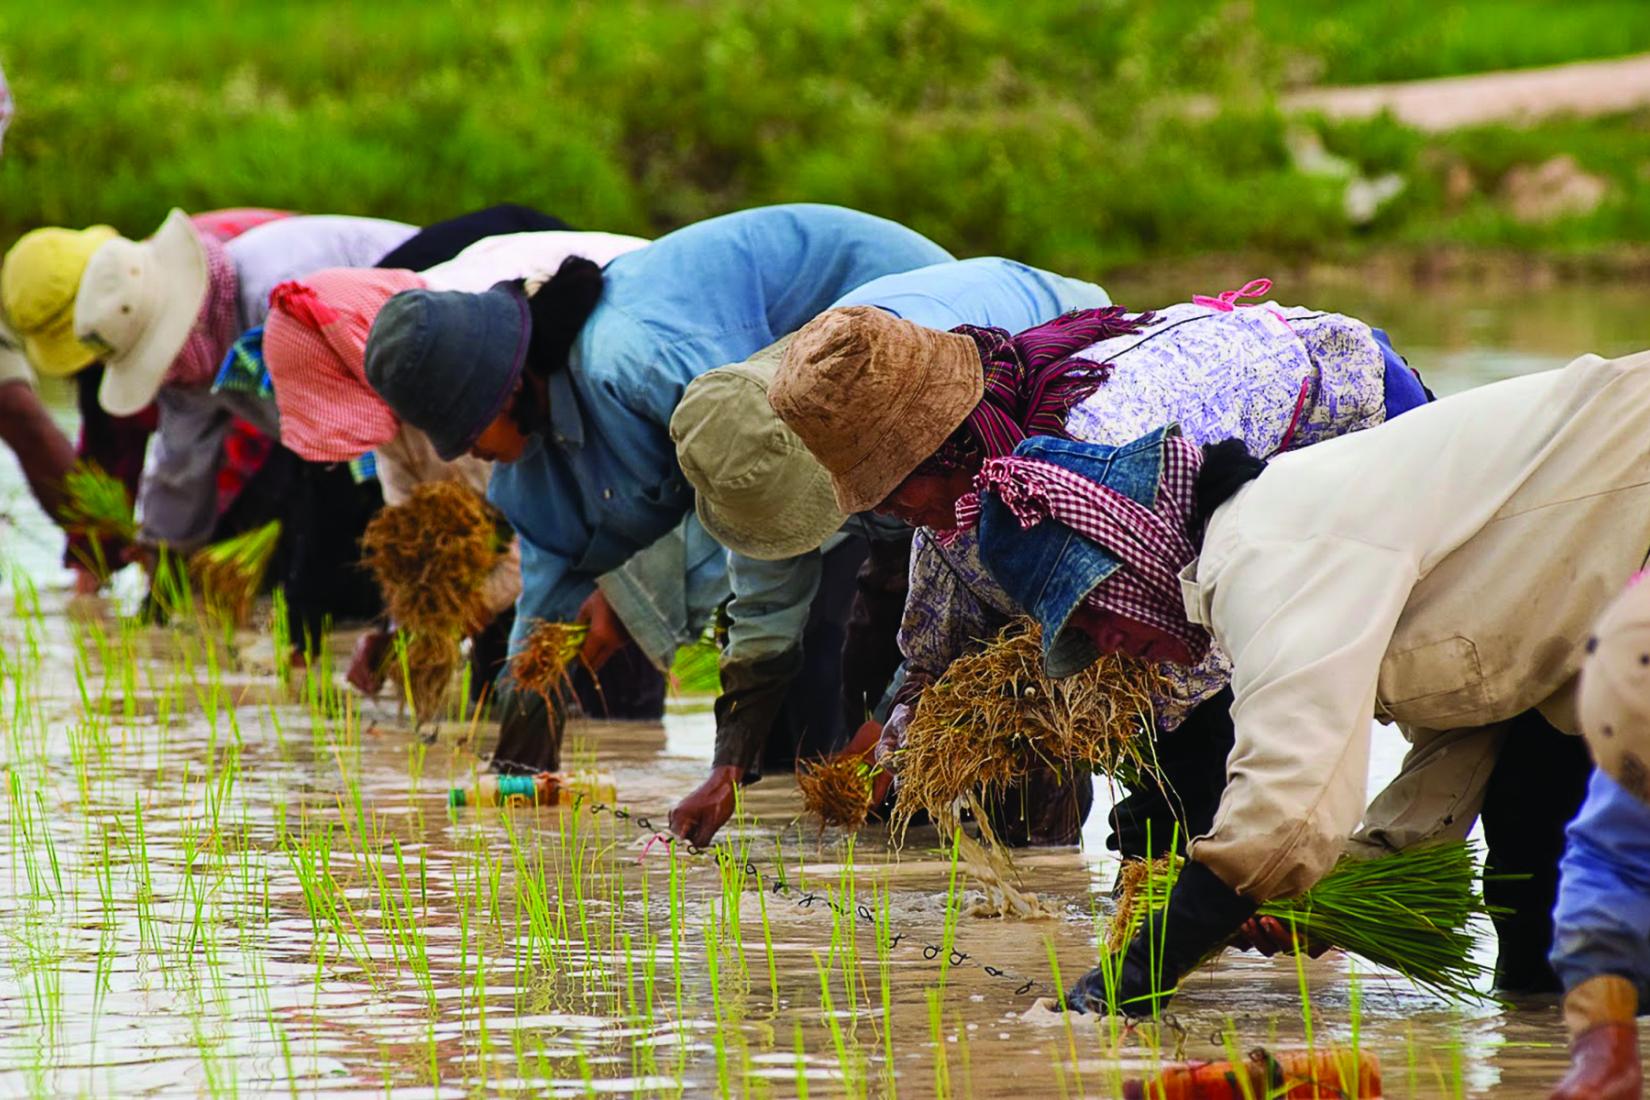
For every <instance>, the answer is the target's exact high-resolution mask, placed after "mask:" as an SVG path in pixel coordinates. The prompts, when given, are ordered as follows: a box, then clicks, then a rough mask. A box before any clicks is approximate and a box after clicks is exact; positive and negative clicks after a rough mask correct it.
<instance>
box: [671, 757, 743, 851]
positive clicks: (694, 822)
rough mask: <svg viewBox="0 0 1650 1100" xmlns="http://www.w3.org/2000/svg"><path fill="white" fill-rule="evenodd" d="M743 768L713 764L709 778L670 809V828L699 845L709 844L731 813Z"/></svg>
mask: <svg viewBox="0 0 1650 1100" xmlns="http://www.w3.org/2000/svg"><path fill="white" fill-rule="evenodd" d="M744 771H745V769H744V768H741V767H739V766H738V765H737V764H729V765H724V766H722V767H719V768H712V769H711V770H710V778H708V779H706V780H705V781H704V782H703V783H701V784H699V786H697V787H695V788H694V789H693V791H692V792H691V793H690V794H689V795H688V796H687V797H686V798H684V799H682V801H681V802H679V803H677V804H676V808H675V809H674V810H671V811H670V831H671V832H673V833H675V834H676V835H677V836H679V837H681V838H682V839H683V840H685V841H687V842H688V843H689V844H693V845H697V846H698V847H700V848H703V847H705V846H707V845H708V844H710V842H711V841H712V840H713V839H714V838H715V836H716V831H717V830H718V829H720V828H721V827H722V826H724V825H726V824H727V823H728V818H730V817H732V816H733V804H734V798H735V795H736V794H737V792H738V790H739V780H740V779H741V778H742V777H743V775H744Z"/></svg>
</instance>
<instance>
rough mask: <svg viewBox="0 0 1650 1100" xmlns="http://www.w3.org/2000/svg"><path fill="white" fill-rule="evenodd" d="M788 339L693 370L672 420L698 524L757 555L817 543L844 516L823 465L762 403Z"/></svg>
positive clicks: (784, 553) (799, 550)
mask: <svg viewBox="0 0 1650 1100" xmlns="http://www.w3.org/2000/svg"><path fill="white" fill-rule="evenodd" d="M790 342H791V337H789V336H787V337H785V338H784V339H782V340H780V341H779V342H778V343H775V344H770V345H769V346H768V347H765V348H763V349H762V350H761V351H759V352H757V353H756V354H755V355H753V356H751V357H750V358H749V359H747V360H745V361H744V362H743V363H735V364H733V365H732V366H727V367H718V368H717V369H715V370H713V371H707V372H706V373H704V374H702V375H700V376H699V377H698V378H696V379H694V380H693V381H692V382H691V383H689V385H688V387H687V390H686V392H684V393H683V395H682V400H681V402H680V403H679V404H678V405H677V406H676V412H675V414H674V415H672V416H671V418H670V438H671V440H672V441H674V442H675V444H676V458H677V461H679V462H680V463H681V465H682V472H683V473H684V474H685V475H687V479H688V481H689V482H690V483H692V485H693V488H694V490H695V492H696V493H697V494H698V496H697V502H696V505H695V508H696V510H697V512H698V514H699V522H700V523H702V524H704V526H705V530H707V531H709V532H710V533H711V535H712V536H714V537H715V539H716V541H717V542H720V543H721V544H722V545H723V546H726V547H727V548H728V549H730V550H732V551H734V552H735V553H738V554H743V555H745V556H746V557H749V558H757V559H759V560H764V561H778V560H779V559H781V558H794V557H796V556H797V555H798V554H806V553H810V552H811V551H814V550H817V549H819V547H820V545H821V544H822V543H823V542H824V541H825V540H826V539H828V538H830V537H831V535H832V534H834V533H835V532H836V530H837V529H838V528H839V527H841V526H842V525H843V523H844V522H846V520H847V517H846V516H845V515H843V513H842V512H841V510H839V509H838V508H837V506H836V497H835V494H834V493H833V492H832V491H831V475H830V472H829V471H827V470H826V469H825V467H824V466H821V465H820V464H819V460H818V459H816V458H815V457H814V456H813V455H812V454H810V453H809V451H808V448H807V447H805V446H804V445H803V443H802V440H801V439H800V438H798V436H797V434H796V433H795V432H793V431H791V429H790V428H788V427H786V425H785V422H784V421H783V420H780V419H779V416H778V415H777V414H776V413H775V412H774V411H773V407H772V406H771V405H769V403H768V385H769V383H771V382H772V381H773V377H774V375H775V374H776V373H777V372H778V370H779V364H780V362H781V361H782V360H783V359H784V356H785V349H786V348H787V347H789V346H790Z"/></svg>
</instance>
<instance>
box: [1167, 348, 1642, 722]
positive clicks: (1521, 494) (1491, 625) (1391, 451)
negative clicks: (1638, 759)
mask: <svg viewBox="0 0 1650 1100" xmlns="http://www.w3.org/2000/svg"><path fill="white" fill-rule="evenodd" d="M1635 411H1637V412H1641V413H1643V414H1644V415H1645V416H1650V354H1641V355H1637V356H1632V357H1629V358H1626V359H1619V360H1602V359H1598V358H1596V357H1592V356H1587V357H1583V358H1582V359H1579V360H1577V361H1576V362H1574V363H1572V364H1570V365H1569V366H1568V367H1566V368H1564V369H1563V370H1559V371H1550V372H1546V373H1543V374H1538V375H1530V376H1526V377H1523V378H1517V379H1512V380H1509V381H1505V382H1500V383H1496V384H1494V385H1492V386H1486V387H1484V388H1482V389H1479V390H1474V391H1470V392H1468V393H1465V394H1459V395H1456V396H1454V397H1451V398H1448V399H1446V400H1444V401H1441V402H1437V403H1434V404H1432V405H1429V406H1426V407H1423V408H1419V409H1416V410H1414V411H1412V412H1409V413H1406V414H1405V415H1404V416H1402V417H1400V418H1398V419H1397V420H1394V421H1392V422H1391V423H1389V424H1385V425H1382V426H1380V427H1378V428H1375V429H1372V430H1370V431H1367V432H1362V433H1357V434H1354V435H1349V436H1343V437H1341V438H1338V439H1333V440H1328V441H1326V442H1324V443H1321V444H1319V445H1317V446H1315V447H1313V448H1311V449H1310V450H1309V451H1305V452H1299V453H1293V454H1286V455H1283V456H1280V457H1279V458H1276V459H1274V460H1272V462H1271V464H1270V465H1269V466H1268V468H1267V471H1266V475H1265V476H1264V477H1262V478H1260V479H1259V480H1257V481H1255V482H1254V483H1252V484H1251V485H1249V486H1248V487H1246V488H1245V489H1243V490H1242V491H1241V492H1240V493H1239V494H1238V496H1237V497H1236V498H1235V499H1234V500H1233V501H1232V502H1230V503H1229V504H1228V505H1227V506H1226V507H1224V508H1223V509H1221V510H1220V511H1217V512H1216V513H1215V515H1214V516H1213V517H1211V520H1210V523H1209V529H1208V534H1207V535H1206V537H1205V541H1204V550H1203V557H1202V559H1201V561H1200V563H1199V566H1198V575H1197V579H1198V584H1199V586H1200V587H1201V588H1202V590H1203V592H1204V596H1203V598H1204V600H1205V602H1206V603H1207V602H1208V601H1210V600H1213V601H1217V602H1218V601H1219V599H1220V592H1219V588H1220V585H1221V583H1222V575H1223V574H1222V569H1223V565H1222V563H1223V562H1224V561H1225V560H1226V559H1227V558H1228V557H1229V556H1230V554H1231V553H1232V552H1233V551H1234V550H1235V549H1236V548H1237V547H1238V546H1239V545H1244V546H1266V547H1268V548H1269V550H1268V553H1267V554H1266V555H1264V562H1262V561H1261V560H1258V559H1260V558H1261V557H1262V556H1261V555H1258V554H1250V555H1248V556H1247V558H1246V560H1248V561H1249V562H1250V563H1251V564H1254V565H1260V567H1261V568H1262V569H1263V570H1264V571H1267V572H1277V571H1279V570H1282V571H1285V572H1287V571H1289V570H1291V569H1294V568H1297V567H1298V568H1299V569H1301V570H1302V572H1300V573H1299V574H1297V575H1298V576H1301V577H1306V576H1311V575H1315V574H1318V573H1320V572H1322V571H1323V570H1324V569H1330V568H1339V569H1342V570H1346V569H1347V568H1348V567H1349V559H1348V558H1345V557H1340V558H1337V557H1335V556H1333V555H1329V556H1325V555H1324V554H1323V553H1322V552H1321V548H1322V547H1325V546H1332V547H1339V548H1349V547H1356V548H1357V550H1358V553H1357V555H1356V556H1357V558H1358V559H1359V560H1367V561H1369V562H1370V566H1371V568H1372V569H1373V570H1375V571H1378V572H1379V571H1384V572H1387V573H1390V572H1391V571H1392V570H1397V572H1399V573H1402V574H1405V575H1407V577H1408V581H1407V582H1406V584H1405V590H1404V591H1403V592H1402V593H1401V595H1400V596H1399V598H1400V599H1401V600H1402V601H1403V603H1402V605H1401V607H1402V610H1401V614H1400V616H1399V618H1398V619H1397V621H1396V625H1395V627H1394V628H1393V630H1392V634H1391V638H1390V641H1389V642H1388V644H1387V645H1386V647H1385V652H1386V660H1385V661H1384V663H1383V668H1382V683H1381V694H1380V697H1379V703H1380V704H1381V706H1382V707H1383V708H1384V712H1385V715H1386V716H1387V717H1389V718H1392V719H1396V720H1398V721H1405V722H1411V723H1415V724H1418V725H1423V726H1426V727H1428V728H1443V727H1442V726H1441V723H1448V724H1460V723H1463V722H1468V723H1470V724H1481V723H1483V722H1489V721H1495V720H1499V719H1500V718H1505V717H1507V716H1509V715H1511V714H1516V713H1519V712H1520V711H1522V710H1524V709H1527V708H1528V707H1530V706H1534V705H1536V704H1538V703H1541V702H1542V701H1543V700H1545V699H1547V698H1548V697H1549V696H1550V695H1552V694H1553V692H1555V691H1556V690H1558V689H1559V688H1560V687H1561V686H1562V685H1563V684H1564V682H1565V681H1566V680H1568V679H1569V678H1570V677H1571V676H1572V675H1574V673H1575V670H1576V668H1577V667H1578V665H1579V661H1580V656H1581V654H1580V651H1579V639H1580V638H1582V637H1584V636H1585V634H1586V628H1587V625H1588V623H1589V622H1590V621H1591V618H1592V616H1594V615H1596V614H1597V613H1598V611H1599V610H1600V609H1601V608H1602V606H1603V604H1604V603H1605V602H1606V601H1607V600H1608V599H1609V597H1610V595H1611V594H1612V593H1613V592H1615V591H1616V590H1617V588H1619V586H1620V584H1621V583H1622V581H1623V579H1624V578H1625V577H1626V576H1628V575H1629V574H1630V573H1631V572H1632V571H1633V570H1634V569H1636V568H1637V567H1638V565H1639V564H1640V563H1641V562H1642V560H1643V556H1644V548H1645V547H1646V546H1650V455H1647V454H1646V452H1645V451H1644V449H1643V447H1642V446H1641V445H1640V444H1639V443H1638V442H1637V441H1635V440H1634V439H1632V438H1630V436H1631V432H1630V431H1629V430H1628V428H1627V425H1630V424H1633V423H1643V422H1644V421H1643V420H1635V418H1634V416H1633V413H1634V412H1635ZM1629 502H1631V503H1633V504H1634V505H1635V507H1633V508H1632V509H1631V510H1630V511H1622V509H1623V508H1624V506H1626V505H1627V504H1628V503H1629ZM1521 543H1522V544H1527V545H1532V546H1533V545H1540V546H1542V547H1543V553H1541V554H1534V553H1512V552H1509V548H1510V547H1513V546H1517V545H1519V544H1521ZM1373 559H1381V562H1379V563H1378V562H1376V561H1374V560H1373ZM1556 560H1561V561H1562V562H1563V563H1564V569H1565V571H1566V577H1567V583H1566V584H1563V585H1554V584H1552V583H1551V578H1552V576H1553V570H1554V568H1555V564H1554V563H1555V561H1556ZM1286 561H1294V562H1296V563H1297V564H1296V565H1288V564H1285V562H1286ZM1314 562H1316V563H1317V564H1314ZM1331 563H1336V564H1331ZM1344 579H1345V581H1346V582H1347V583H1348V584H1351V585H1353V586H1355V585H1356V584H1357V581H1356V580H1355V579H1354V578H1352V577H1351V576H1350V575H1347V576H1345V578H1344ZM1239 583H1240V584H1242V585H1244V586H1245V587H1246V588H1251V589H1252V582H1250V581H1240V582H1239ZM1372 583H1373V582H1372ZM1368 594H1369V596H1370V601H1369V602H1373V599H1374V589H1370V590H1369V593H1368ZM1326 613H1327V612H1326ZM1531 622H1539V623H1542V624H1543V633H1544V635H1545V636H1546V637H1548V638H1550V639H1552V640H1553V641H1555V642H1556V640H1558V639H1568V641H1567V642H1566V644H1565V646H1563V647H1555V645H1553V644H1547V645H1546V646H1545V648H1544V649H1543V650H1542V652H1541V653H1540V655H1539V658H1540V659H1539V660H1536V661H1534V663H1533V664H1532V647H1533V642H1532V639H1531V638H1530V635H1529V631H1528V629H1527V628H1528V625H1529V624H1530V623H1531ZM1245 633H1247V631H1245V630H1242V629H1240V630H1237V631H1234V632H1233V635H1232V636H1233V637H1234V639H1235V638H1238V637H1241V636H1242V635H1244V634H1245ZM1463 637H1465V638H1467V639H1468V640H1469V641H1470V643H1471V646H1472V649H1473V653H1472V655H1471V664H1472V666H1473V668H1474V669H1475V670H1476V676H1475V677H1474V679H1473V682H1471V683H1462V684H1450V685H1448V689H1447V690H1446V685H1444V684H1442V683H1438V684H1435V685H1432V686H1430V687H1429V686H1428V685H1429V684H1431V682H1432V681H1433V680H1436V679H1437V678H1438V677H1439V676H1440V675H1442V676H1443V677H1444V678H1445V679H1448V677H1449V676H1450V675H1451V673H1449V672H1444V671H1443V668H1442V666H1441V664H1440V662H1441V661H1442V660H1444V659H1445V658H1448V659H1449V660H1450V661H1451V662H1454V661H1456V660H1458V659H1459V658H1460V657H1461V654H1460V652H1459V651H1460V650H1461V648H1462V639H1463ZM1231 656H1232V658H1233V659H1234V660H1236V659H1237V658H1238V656H1239V654H1238V653H1237V652H1233V653H1231ZM1429 670H1430V671H1429ZM1549 717H1553V716H1552V715H1549ZM1561 724H1567V723H1561Z"/></svg>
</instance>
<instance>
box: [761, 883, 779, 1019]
mask: <svg viewBox="0 0 1650 1100" xmlns="http://www.w3.org/2000/svg"><path fill="white" fill-rule="evenodd" d="M756 904H757V908H758V911H759V912H760V913H761V914H762V952H763V956H764V958H765V959H766V960H767V964H768V994H769V997H770V998H771V1000H772V1007H773V1011H774V1012H775V1013H777V1012H778V1011H779V961H778V960H777V959H776V958H775V957H774V953H773V925H772V924H770V923H769V921H768V891H767V889H766V885H765V884H764V883H763V882H762V880H761V879H760V878H759V879H758V880H757V883H756Z"/></svg>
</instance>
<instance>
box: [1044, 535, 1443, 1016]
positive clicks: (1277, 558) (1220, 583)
mask: <svg viewBox="0 0 1650 1100" xmlns="http://www.w3.org/2000/svg"><path fill="white" fill-rule="evenodd" d="M1219 519H1220V517H1217V521H1218V520H1219ZM1238 521H1239V520H1238V519H1237V518H1235V517H1234V518H1231V519H1230V522H1238ZM1214 538H1215V536H1214V535H1213V534H1211V536H1210V539H1214ZM1414 576H1415V571H1414V568H1413V565H1412V564H1411V563H1409V562H1408V561H1407V559H1405V558H1404V556H1403V555H1401V554H1398V553H1396V552H1394V551H1392V550H1388V549H1385V548H1382V547H1376V546H1370V545H1368V544H1363V543H1356V542H1349V541H1347V540H1339V539H1329V538H1317V539H1298V540H1289V539H1282V538H1279V539H1265V538H1255V539H1250V540H1247V541H1243V542H1239V543H1237V544H1236V546H1235V548H1230V547H1228V548H1227V549H1226V551H1225V552H1221V553H1217V554H1215V555H1210V553H1209V550H1208V542H1206V544H1205V561H1204V562H1203V563H1200V565H1199V569H1198V575H1197V582H1198V586H1199V588H1200V591H1201V592H1202V593H1203V595H1204V597H1205V598H1206V599H1207V602H1206V603H1204V604H1203V606H1202V607H1200V608H1199V609H1198V610H1199V613H1200V615H1201V617H1204V618H1205V619H1206V620H1207V622H1208V624H1209V625H1210V626H1211V627H1212V628H1213V630H1214V633H1215V636H1216V640H1217V641H1218V642H1219V643H1220V644H1221V645H1222V646H1223V647H1225V648H1226V649H1227V652H1228V653H1229V655H1230V657H1231V660H1232V667H1233V674H1232V693H1233V699H1234V702H1233V705H1232V718H1233V724H1234V745H1233V749H1232V753H1231V756H1230V757H1229V759H1228V762H1227V786H1226V791H1225V794H1224V796H1223V797H1222V799H1221V802H1220V808H1219V809H1218V810H1217V811H1216V814H1215V819H1214V824H1213V825H1212V826H1211V828H1210V830H1209V832H1208V833H1207V834H1205V835H1203V836H1201V837H1197V838H1194V840H1193V841H1192V844H1191V847H1190V858H1189V860H1188V862H1187V864H1186V866H1185V870H1183V871H1182V874H1181V877H1180V879H1179V880H1177V882H1176V885H1175V889H1174V891H1173V893H1172V894H1171V895H1170V901H1169V906H1168V908H1167V910H1166V911H1165V913H1164V915H1163V918H1162V921H1161V923H1159V922H1156V921H1154V922H1151V923H1149V924H1148V925H1147V927H1146V929H1144V930H1143V931H1142V932H1141V933H1137V934H1136V936H1135V938H1134V939H1133V940H1131V941H1130V943H1129V945H1128V946H1127V947H1126V948H1125V951H1124V963H1123V969H1124V974H1123V978H1122V980H1121V981H1120V982H1119V983H1117V984H1115V985H1113V986H1107V985H1106V984H1105V982H1104V980H1103V977H1102V975H1101V973H1100V972H1099V971H1095V972H1093V973H1091V974H1090V975H1088V976H1087V977H1086V978H1084V979H1083V980H1082V981H1081V982H1079V983H1078V986H1077V987H1076V988H1075V989H1074V990H1073V992H1074V994H1076V995H1077V996H1078V1000H1079V1001H1080V1003H1087V1004H1090V1005H1095V1004H1096V1000H1095V999H1096V997H1097V996H1099V994H1100V991H1101V990H1104V991H1105V997H1106V1000H1105V1007H1108V1008H1116V1009H1119V1010H1122V1009H1126V1008H1128V1007H1130V1006H1141V1005H1145V1006H1151V1007H1155V1006H1157V1005H1159V1004H1160V1003H1161V1001H1162V1000H1163V999H1165V998H1166V997H1167V996H1168V995H1170V994H1172V992H1173V990H1174V989H1175V988H1176V987H1177V986H1178V984H1179V982H1180V980H1181V979H1182V978H1183V977H1184V976H1185V973H1186V972H1187V971H1188V970H1189V969H1191V968H1192V967H1194V966H1195V965H1197V963H1198V962H1199V961H1200V960H1202V959H1203V958H1205V957H1207V956H1208V955H1209V954H1210V953H1212V952H1213V951H1215V950H1218V949H1219V948H1220V946H1221V945H1223V944H1225V943H1226V942H1227V941H1228V940H1230V939H1231V938H1232V936H1233V935H1234V934H1235V933H1237V932H1238V931H1239V929H1240V928H1241V927H1242V926H1243V924H1244V922H1245V921H1247V920H1248V919H1249V918H1250V917H1251V916H1252V915H1253V914H1254V910H1255V908H1256V906H1257V905H1258V904H1259V903H1261V902H1264V901H1267V900H1270V899H1272V898H1277V897H1288V896H1293V895H1295V894H1299V893H1300V892H1302V891H1304V890H1306V889H1307V888H1308V887H1310V886H1312V885H1313V884H1314V883H1316V882H1317V881H1318V880H1319V879H1320V878H1322V877H1323V876H1324V874H1326V873H1327V872H1328V871H1329V870H1330V868H1331V867H1332V866H1333V865H1334V863H1335V861H1336V859H1338V858H1339V856H1340V854H1341V851H1342V850H1343V848H1344V847H1345V845H1346V841H1347V838H1348V837H1349V835H1350V834H1351V832H1352V829H1353V827H1354V826H1356V825H1357V823H1358V820H1359V818H1360V817H1361V816H1362V814H1363V809H1364V787H1365V783H1366V777H1367V773H1368V768H1369V732H1370V729H1369V727H1370V721H1369V716H1370V715H1371V714H1372V713H1373V710H1374V704H1375V689H1376V682H1377V679H1378V676H1379V671H1380V666H1381V660H1382V657H1383V655H1384V654H1385V651H1386V647H1387V644H1388V643H1389V641H1390V639H1391V636H1392V631H1393V629H1394V627H1395V625H1396V623H1397V621H1398V616H1399V614H1400V613H1401V612H1402V611H1403V608H1404V604H1405V602H1406V600H1407V598H1408V595H1409V592H1410V589H1411V587H1412V585H1413V580H1414ZM1354 603H1355V605H1356V606H1357V608H1358V614H1356V615H1352V616H1349V615H1346V614H1345V613H1344V608H1346V607H1347V606H1349V605H1351V604H1354ZM1153 937H1155V939H1154V938H1153Z"/></svg>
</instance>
